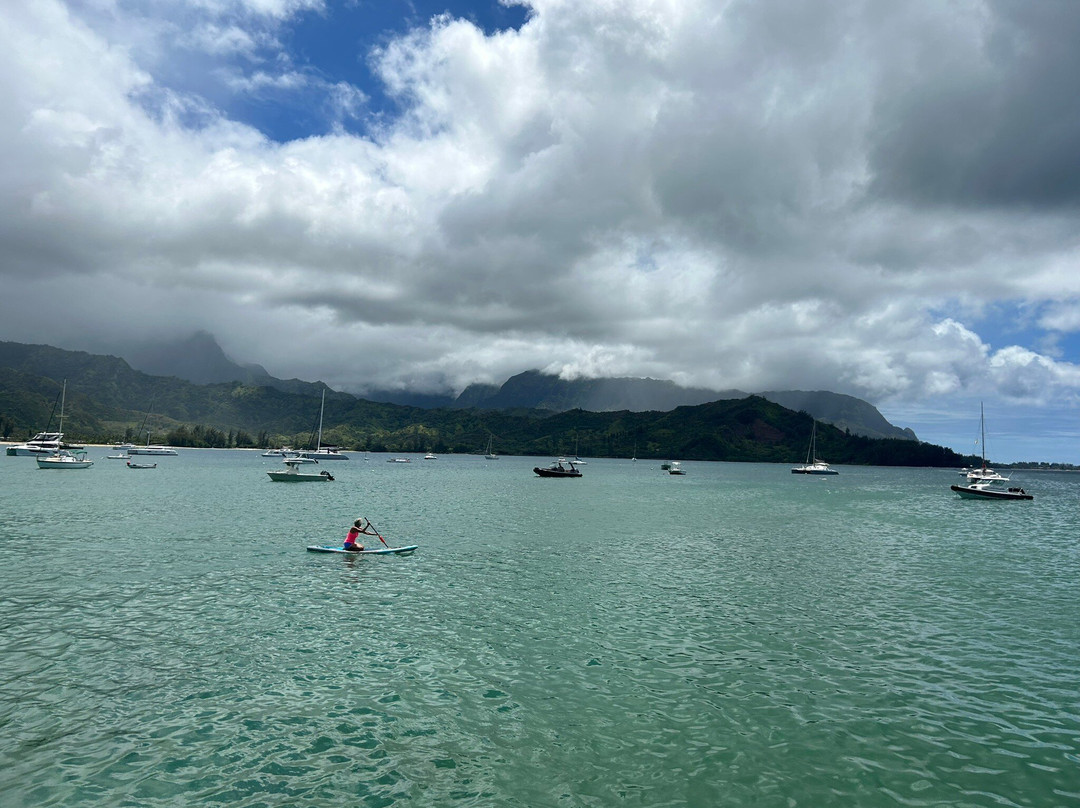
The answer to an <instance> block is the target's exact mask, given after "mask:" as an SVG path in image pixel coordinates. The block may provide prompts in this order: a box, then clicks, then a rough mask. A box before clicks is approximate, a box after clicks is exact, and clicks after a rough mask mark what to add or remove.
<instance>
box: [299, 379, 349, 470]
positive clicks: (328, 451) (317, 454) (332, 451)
mask: <svg viewBox="0 0 1080 808" xmlns="http://www.w3.org/2000/svg"><path fill="white" fill-rule="evenodd" d="M325 408H326V390H325V388H324V389H323V391H322V403H321V404H319V432H318V438H316V441H315V451H313V452H311V451H307V452H298V453H297V454H298V455H299V456H300V457H307V458H310V459H311V460H348V459H349V456H348V455H346V454H342V453H341V452H339V451H338V450H337V447H335V446H323V445H322V423H323V410H324V409H325ZM286 462H287V461H286Z"/></svg>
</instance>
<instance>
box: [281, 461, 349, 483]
mask: <svg viewBox="0 0 1080 808" xmlns="http://www.w3.org/2000/svg"><path fill="white" fill-rule="evenodd" d="M283 462H284V464H285V471H268V472H266V473H267V474H268V475H269V477H270V479H271V480H273V481H274V482H276V483H325V482H330V481H332V480H333V479H334V478H333V476H332V475H331V474H330V472H329V471H320V472H318V473H317V474H312V473H310V472H306V471H301V470H300V467H301V466H302V465H304V463H306V462H308V461H307V460H305V459H304V458H302V457H286V458H285V460H284V461H283Z"/></svg>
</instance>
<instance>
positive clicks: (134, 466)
mask: <svg viewBox="0 0 1080 808" xmlns="http://www.w3.org/2000/svg"><path fill="white" fill-rule="evenodd" d="M127 467H128V468H129V469H156V468H157V463H132V462H131V461H130V460H129V461H128V462H127Z"/></svg>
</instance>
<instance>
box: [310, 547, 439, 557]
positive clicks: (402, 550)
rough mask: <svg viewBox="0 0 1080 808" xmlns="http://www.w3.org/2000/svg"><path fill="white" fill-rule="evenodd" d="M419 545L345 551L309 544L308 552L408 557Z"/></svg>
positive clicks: (338, 548)
mask: <svg viewBox="0 0 1080 808" xmlns="http://www.w3.org/2000/svg"><path fill="white" fill-rule="evenodd" d="M419 546H420V545H418V544H410V545H408V546H406V547H381V548H379V549H377V550H346V549H345V548H344V547H333V546H331V545H327V544H309V545H308V551H309V552H312V553H342V554H344V555H408V554H409V553H411V552H412V551H413V550H415V549H416V548H417V547H419Z"/></svg>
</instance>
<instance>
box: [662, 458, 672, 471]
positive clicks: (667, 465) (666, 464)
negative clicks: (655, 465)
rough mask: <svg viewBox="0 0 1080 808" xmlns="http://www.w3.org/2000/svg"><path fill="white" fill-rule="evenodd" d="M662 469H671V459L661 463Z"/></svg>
mask: <svg viewBox="0 0 1080 808" xmlns="http://www.w3.org/2000/svg"><path fill="white" fill-rule="evenodd" d="M660 471H671V461H670V460H666V461H664V462H663V463H661V464H660Z"/></svg>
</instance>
